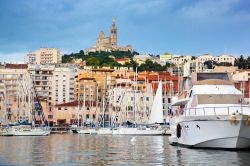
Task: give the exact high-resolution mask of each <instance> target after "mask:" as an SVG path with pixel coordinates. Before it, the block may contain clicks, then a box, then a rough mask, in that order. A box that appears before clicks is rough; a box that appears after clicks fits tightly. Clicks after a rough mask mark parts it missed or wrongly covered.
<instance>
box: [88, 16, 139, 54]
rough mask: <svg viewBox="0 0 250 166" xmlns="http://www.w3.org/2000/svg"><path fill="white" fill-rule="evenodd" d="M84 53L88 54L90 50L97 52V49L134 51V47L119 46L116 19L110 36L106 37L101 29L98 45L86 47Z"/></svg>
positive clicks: (113, 21)
mask: <svg viewBox="0 0 250 166" xmlns="http://www.w3.org/2000/svg"><path fill="white" fill-rule="evenodd" d="M83 51H84V54H85V55H88V54H89V53H90V52H97V51H105V52H111V51H131V52H133V51H134V50H133V47H132V46H131V45H127V46H117V28H116V25H115V19H114V18H113V20H112V26H111V28H110V36H109V37H105V34H104V32H103V31H101V32H100V33H99V35H98V37H97V39H96V45H94V46H93V47H90V48H85V49H84V50H83Z"/></svg>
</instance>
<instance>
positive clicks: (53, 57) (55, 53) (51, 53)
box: [25, 48, 61, 64]
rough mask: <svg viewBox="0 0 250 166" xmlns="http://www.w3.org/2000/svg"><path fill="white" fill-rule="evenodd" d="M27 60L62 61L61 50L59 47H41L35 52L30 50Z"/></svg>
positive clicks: (32, 61) (46, 62)
mask: <svg viewBox="0 0 250 166" xmlns="http://www.w3.org/2000/svg"><path fill="white" fill-rule="evenodd" d="M25 61H26V63H28V64H57V63H61V56H60V50H59V49H58V48H40V49H38V50H37V51H35V52H29V53H28V54H27V55H26V58H25Z"/></svg>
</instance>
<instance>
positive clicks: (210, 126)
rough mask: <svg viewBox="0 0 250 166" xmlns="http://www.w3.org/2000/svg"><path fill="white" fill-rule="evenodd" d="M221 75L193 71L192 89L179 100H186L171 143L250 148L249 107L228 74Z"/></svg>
mask: <svg viewBox="0 0 250 166" xmlns="http://www.w3.org/2000/svg"><path fill="white" fill-rule="evenodd" d="M206 74H207V75H206ZM220 74H221V75H219V74H218V73H217V74H214V75H213V73H210V74H208V73H200V75H199V73H196V77H192V78H193V79H194V80H193V83H192V85H193V86H192V88H191V89H190V90H189V92H188V93H187V95H186V99H185V100H182V101H181V102H179V103H181V104H183V103H184V101H186V102H185V108H184V109H183V110H180V112H181V113H182V114H181V116H180V117H179V118H178V120H177V121H176V126H175V127H176V130H175V132H174V133H173V134H172V136H171V137H170V138H169V141H170V143H171V144H179V145H185V146H189V147H195V148H225V149H241V148H250V106H249V105H247V104H246V103H245V102H244V99H243V96H242V93H241V91H239V90H237V89H236V88H235V87H234V85H233V83H232V82H231V79H230V76H229V75H228V74H227V73H224V74H223V73H220ZM214 76H215V77H216V79H214ZM219 78H223V79H219ZM177 103H178V101H177V102H176V103H174V104H173V106H174V105H178V104H177Z"/></svg>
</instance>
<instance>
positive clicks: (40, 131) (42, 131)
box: [13, 128, 50, 136]
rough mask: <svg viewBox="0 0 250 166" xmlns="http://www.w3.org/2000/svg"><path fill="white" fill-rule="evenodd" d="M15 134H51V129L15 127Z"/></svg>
mask: <svg viewBox="0 0 250 166" xmlns="http://www.w3.org/2000/svg"><path fill="white" fill-rule="evenodd" d="M13 134H14V136H47V135H49V134H50V130H45V129H41V128H31V129H15V130H14V132H13Z"/></svg>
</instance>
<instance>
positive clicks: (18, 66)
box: [5, 63, 28, 69]
mask: <svg viewBox="0 0 250 166" xmlns="http://www.w3.org/2000/svg"><path fill="white" fill-rule="evenodd" d="M5 68H8V69H27V68H28V65H27V64H11V63H6V64H5Z"/></svg>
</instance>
